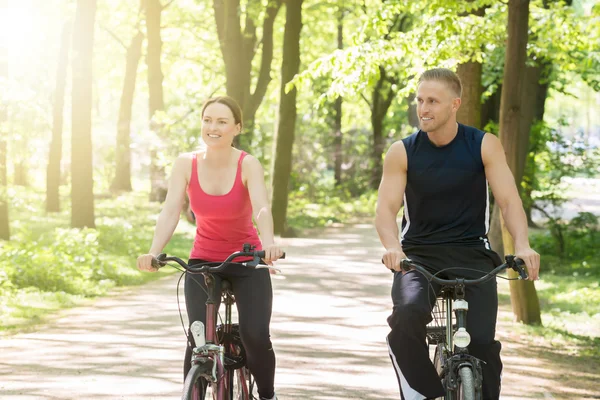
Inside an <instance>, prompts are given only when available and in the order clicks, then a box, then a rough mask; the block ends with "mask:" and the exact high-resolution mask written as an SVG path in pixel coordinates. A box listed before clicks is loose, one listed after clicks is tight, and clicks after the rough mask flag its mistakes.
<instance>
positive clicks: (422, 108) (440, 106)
mask: <svg viewBox="0 0 600 400" xmlns="http://www.w3.org/2000/svg"><path fill="white" fill-rule="evenodd" d="M416 101H417V116H418V117H419V126H420V127H421V130H422V131H424V132H435V131H437V130H438V129H440V128H441V127H443V126H445V125H446V124H447V123H448V121H449V120H450V118H451V117H452V115H453V114H454V113H456V111H457V110H458V106H459V105H460V98H458V97H457V95H456V94H455V93H454V91H453V90H452V89H450V87H449V86H448V84H447V83H445V82H443V81H438V80H428V81H423V82H421V83H420V84H419V87H418V88H417V96H416Z"/></svg>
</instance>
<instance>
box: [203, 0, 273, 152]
mask: <svg viewBox="0 0 600 400" xmlns="http://www.w3.org/2000/svg"><path fill="white" fill-rule="evenodd" d="M255 3H256V1H255V0H250V1H249V2H248V7H247V8H253V7H258V5H257V4H255ZM213 8H214V12H215V22H216V25H217V34H218V37H219V43H220V47H221V54H222V55H223V61H224V63H225V77H226V87H227V95H228V96H230V97H233V98H234V99H235V100H236V101H237V102H238V103H239V104H240V107H242V112H243V115H244V126H245V127H246V128H245V129H244V135H239V136H237V137H236V142H235V144H236V145H239V144H240V143H241V147H242V148H245V149H248V148H249V147H250V144H251V143H252V134H253V126H254V117H255V115H256V111H257V110H258V107H259V106H260V104H261V103H262V100H263V98H264V96H265V93H266V92H267V87H268V86H269V82H270V81H271V62H272V61H273V24H274V23H275V17H276V16H277V13H278V12H279V9H280V8H281V0H269V1H268V4H267V7H266V10H265V15H264V19H263V21H262V38H261V40H260V43H261V44H262V54H261V60H260V69H259V72H258V75H257V76H256V77H253V76H252V71H253V68H252V61H253V59H254V56H255V54H256V48H257V43H258V38H257V36H256V28H257V27H256V24H255V21H254V19H253V18H252V16H251V15H250V14H249V13H248V12H247V11H246V12H245V21H244V24H243V25H244V29H243V30H242V21H241V18H242V16H243V14H244V12H242V10H241V7H240V0H214V2H213ZM254 79H255V80H256V86H255V87H254V91H251V82H252V81H253V80H254ZM238 139H239V141H238ZM240 141H241V142H240Z"/></svg>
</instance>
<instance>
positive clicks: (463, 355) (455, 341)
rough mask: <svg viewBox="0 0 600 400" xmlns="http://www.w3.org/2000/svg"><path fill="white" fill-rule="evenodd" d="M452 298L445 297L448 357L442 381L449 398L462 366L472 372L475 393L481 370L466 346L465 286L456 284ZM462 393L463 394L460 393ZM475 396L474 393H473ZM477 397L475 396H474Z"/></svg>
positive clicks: (467, 307) (469, 337) (454, 388)
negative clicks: (454, 322)
mask: <svg viewBox="0 0 600 400" xmlns="http://www.w3.org/2000/svg"><path fill="white" fill-rule="evenodd" d="M454 295H455V296H454V297H455V298H454V299H451V298H446V299H445V300H446V310H447V312H446V327H447V328H446V343H447V344H448V347H447V351H448V353H449V355H450V357H449V358H448V359H447V361H446V363H445V364H446V365H445V368H444V372H445V375H446V376H445V377H444V382H445V386H446V391H447V392H452V394H451V395H450V399H453V398H454V395H455V393H456V391H457V389H458V387H459V383H460V382H459V377H461V378H462V376H463V374H462V373H461V372H460V371H461V369H463V368H468V369H470V370H471V372H472V375H470V376H472V377H473V378H472V379H473V382H472V383H471V384H472V385H473V389H474V391H475V393H477V392H479V393H480V390H481V382H482V376H483V375H482V372H481V364H480V363H481V361H480V360H479V359H477V358H475V357H473V356H472V355H469V352H468V350H467V346H469V344H470V343H471V335H469V333H468V332H467V311H468V310H469V304H468V302H467V301H466V300H465V286H464V285H460V284H459V285H457V286H456V287H455V288H454ZM453 313H454V315H455V316H456V331H454V332H453V329H452V326H453V324H452V314H453ZM461 395H464V394H461ZM475 396H476V395H475ZM475 398H477V397H475Z"/></svg>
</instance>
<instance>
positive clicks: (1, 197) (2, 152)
mask: <svg viewBox="0 0 600 400" xmlns="http://www.w3.org/2000/svg"><path fill="white" fill-rule="evenodd" d="M0 43H1V42H0ZM7 78H8V49H7V48H6V47H3V46H0V85H1V84H2V83H4V82H3V80H6V79H7ZM7 120H8V111H7V107H6V104H3V103H0V239H3V240H10V224H9V219H8V193H7V189H8V182H7V179H6V142H7V138H8V132H7V128H6V126H7V124H6V122H7Z"/></svg>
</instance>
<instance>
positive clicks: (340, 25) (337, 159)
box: [333, 5, 344, 186]
mask: <svg viewBox="0 0 600 400" xmlns="http://www.w3.org/2000/svg"><path fill="white" fill-rule="evenodd" d="M337 48H338V49H340V50H341V49H343V48H344V7H343V6H342V5H339V6H338V19H337ZM333 112H334V115H335V121H334V126H333V130H334V133H333V137H334V139H333V171H334V172H333V174H334V179H335V185H336V186H339V185H341V184H342V160H343V158H344V157H343V156H344V154H343V151H342V144H343V135H342V96H337V98H336V99H335V103H334V104H333Z"/></svg>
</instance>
